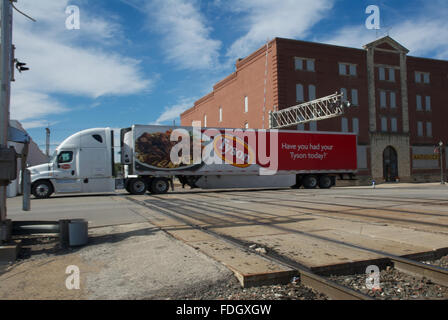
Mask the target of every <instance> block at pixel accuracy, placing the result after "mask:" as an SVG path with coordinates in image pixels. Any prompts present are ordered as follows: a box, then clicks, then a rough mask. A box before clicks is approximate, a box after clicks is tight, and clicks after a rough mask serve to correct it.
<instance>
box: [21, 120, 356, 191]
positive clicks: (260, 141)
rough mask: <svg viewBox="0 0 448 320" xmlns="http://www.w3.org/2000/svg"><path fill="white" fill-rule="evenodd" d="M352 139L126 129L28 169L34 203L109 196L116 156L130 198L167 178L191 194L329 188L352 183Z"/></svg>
mask: <svg viewBox="0 0 448 320" xmlns="http://www.w3.org/2000/svg"><path fill="white" fill-rule="evenodd" d="M356 146H357V136H356V134H352V133H333V132H305V131H296V130H293V131H289V130H254V129H245V130H242V129H223V128H199V127H176V126H156V125H133V126H131V127H129V128H124V129H121V130H120V148H119V150H115V147H114V130H113V129H111V128H95V129H88V130H83V131H80V132H78V133H75V134H74V135H72V136H70V137H69V138H67V139H66V140H65V141H63V142H62V143H61V144H60V145H59V146H58V147H57V148H56V151H55V152H54V155H53V157H52V158H51V160H50V162H49V163H47V164H42V165H38V166H34V167H30V168H29V170H30V173H31V191H32V194H33V195H34V196H35V197H36V198H48V197H50V196H51V195H52V194H53V193H56V194H65V193H101V192H114V191H115V190H116V186H117V185H118V184H117V180H118V177H117V175H116V172H115V153H116V151H117V154H119V158H120V162H121V164H122V165H123V167H124V175H123V177H121V179H122V180H121V181H122V182H123V183H122V185H123V186H124V188H125V189H126V190H127V191H128V192H129V193H131V194H136V195H139V194H144V193H146V192H150V193H152V194H163V193H166V192H168V191H169V189H170V186H171V187H172V188H173V179H174V178H177V179H178V180H179V181H180V183H181V184H182V185H183V186H185V185H188V186H190V187H191V188H203V189H222V188H271V187H294V188H299V187H301V186H303V187H305V188H316V187H320V188H331V187H332V186H333V185H335V181H336V177H338V176H339V177H353V175H354V174H355V173H356V169H357V151H356Z"/></svg>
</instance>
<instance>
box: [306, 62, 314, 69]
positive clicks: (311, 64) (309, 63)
mask: <svg viewBox="0 0 448 320" xmlns="http://www.w3.org/2000/svg"><path fill="white" fill-rule="evenodd" d="M306 70H307V71H314V60H311V59H308V60H306Z"/></svg>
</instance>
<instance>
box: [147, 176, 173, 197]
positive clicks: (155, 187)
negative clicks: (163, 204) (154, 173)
mask: <svg viewBox="0 0 448 320" xmlns="http://www.w3.org/2000/svg"><path fill="white" fill-rule="evenodd" d="M169 189H170V182H169V180H168V179H165V178H155V179H153V180H152V181H151V188H150V191H151V193H153V194H165V193H167V192H168V190H169Z"/></svg>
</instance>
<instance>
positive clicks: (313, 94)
mask: <svg viewBox="0 0 448 320" xmlns="http://www.w3.org/2000/svg"><path fill="white" fill-rule="evenodd" d="M315 99H316V86H315V85H313V84H310V85H309V86H308V100H309V101H312V100H315Z"/></svg>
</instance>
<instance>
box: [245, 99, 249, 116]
mask: <svg viewBox="0 0 448 320" xmlns="http://www.w3.org/2000/svg"><path fill="white" fill-rule="evenodd" d="M244 112H249V98H248V97H247V96H245V97H244Z"/></svg>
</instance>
